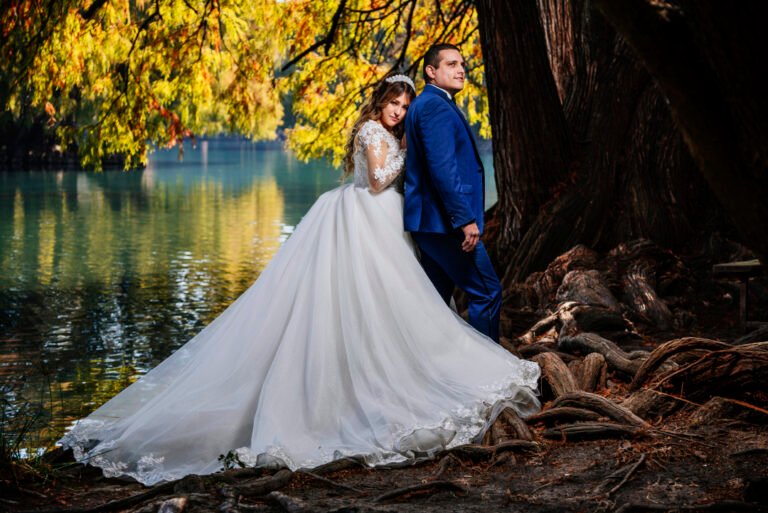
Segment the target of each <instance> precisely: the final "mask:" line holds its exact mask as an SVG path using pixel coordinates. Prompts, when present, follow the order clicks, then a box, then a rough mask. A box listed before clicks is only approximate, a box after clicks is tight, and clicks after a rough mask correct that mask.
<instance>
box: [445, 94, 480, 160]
mask: <svg viewBox="0 0 768 513" xmlns="http://www.w3.org/2000/svg"><path fill="white" fill-rule="evenodd" d="M448 103H450V104H451V105H452V106H453V110H455V111H456V114H458V115H459V117H460V118H461V122H462V123H464V128H466V129H467V135H468V136H469V140H470V141H472V149H474V150H475V157H477V161H478V162H480V167H481V168H482V167H483V161H482V160H480V152H479V151H478V149H477V142H476V141H475V136H474V135H472V129H471V128H470V126H469V121H467V118H465V117H464V113H463V112H461V109H460V108H459V106H458V105H456V103H455V102H453V101H449V102H448Z"/></svg>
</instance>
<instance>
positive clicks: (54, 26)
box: [0, 0, 490, 168]
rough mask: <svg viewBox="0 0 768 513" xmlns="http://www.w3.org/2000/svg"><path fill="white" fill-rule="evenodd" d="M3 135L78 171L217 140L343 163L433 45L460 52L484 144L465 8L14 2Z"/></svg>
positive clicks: (173, 0)
mask: <svg viewBox="0 0 768 513" xmlns="http://www.w3.org/2000/svg"><path fill="white" fill-rule="evenodd" d="M4 11H5V12H3V23H2V34H3V42H2V43H0V52H2V56H3V62H4V64H3V65H2V70H1V71H0V98H1V100H0V105H1V106H2V110H3V116H4V122H6V123H15V124H17V125H23V124H25V123H27V124H28V123H31V122H32V121H33V120H35V119H37V120H40V119H42V120H44V121H45V123H46V124H47V125H48V129H49V130H50V131H55V134H56V139H57V140H58V141H59V142H60V144H62V145H63V146H65V147H70V148H76V149H77V151H78V152H79V155H80V158H81V162H82V164H83V165H85V166H87V167H91V168H99V167H100V165H101V161H102V159H103V158H104V157H105V156H107V155H110V154H121V155H125V156H127V157H128V160H127V161H126V167H130V166H137V165H141V164H142V163H144V162H145V161H146V155H147V150H148V143H150V144H154V145H156V146H174V145H176V144H179V143H180V142H182V141H183V139H185V138H193V137H196V136H201V135H214V134H219V133H235V134H242V135H245V136H247V137H250V138H253V139H272V138H275V137H276V136H277V135H278V128H279V127H280V126H281V125H282V123H283V118H284V114H285V112H284V110H285V108H284V106H285V105H290V106H291V107H292V110H293V114H294V116H295V117H294V118H293V119H295V121H294V122H293V126H291V127H288V129H286V130H285V135H286V137H287V143H288V146H289V147H290V148H291V149H293V150H294V151H295V152H296V154H297V155H298V156H299V157H301V158H315V157H330V158H332V159H333V160H334V161H335V162H339V161H340V159H341V156H342V154H343V144H344V138H345V137H344V136H345V134H346V131H347V129H349V128H350V127H351V124H352V122H353V121H354V117H355V112H356V110H357V108H358V106H359V104H360V102H361V101H362V100H363V98H364V97H365V95H366V92H367V91H368V90H369V88H370V87H372V85H373V84H375V83H376V82H377V81H378V80H379V79H380V78H381V77H382V76H384V75H385V74H387V73H388V72H391V71H399V72H404V73H408V74H409V75H411V76H413V77H414V78H417V79H418V78H419V76H420V73H419V68H420V61H421V57H422V55H423V54H424V52H426V49H427V48H428V47H429V45H430V44H432V43H433V42H435V41H446V42H452V43H455V44H458V45H460V46H461V47H462V50H463V51H464V54H465V59H466V60H467V62H468V66H469V73H468V76H469V85H468V87H467V91H466V93H465V94H463V95H462V96H461V100H462V102H463V104H464V107H465V109H466V111H467V113H468V116H469V118H470V120H471V121H472V122H476V123H479V124H480V127H481V133H482V134H483V135H484V136H490V128H489V124H488V107H487V101H486V99H485V94H484V93H485V91H484V87H483V68H482V56H481V51H480V45H479V37H478V32H477V19H476V13H475V9H474V4H473V2H472V1H470V0H444V1H437V2H435V1H432V0H342V1H340V2H313V1H310V0H287V1H276V0H255V1H247V0H154V1H153V0H118V1H114V2H108V1H106V0H93V1H90V0H51V1H45V0H12V1H11V2H10V4H8V6H7V7H5V8H4Z"/></svg>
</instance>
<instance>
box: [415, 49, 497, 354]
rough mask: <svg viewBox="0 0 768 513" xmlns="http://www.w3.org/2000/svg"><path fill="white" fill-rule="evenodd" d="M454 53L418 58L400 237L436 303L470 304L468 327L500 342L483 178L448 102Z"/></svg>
mask: <svg viewBox="0 0 768 513" xmlns="http://www.w3.org/2000/svg"><path fill="white" fill-rule="evenodd" d="M464 78H465V77H464V60H463V59H462V58H461V54H460V53H459V49H458V48H457V47H455V46H453V45H450V44H436V45H433V46H432V47H431V48H430V49H429V50H427V53H426V55H425V56H424V80H425V81H426V82H427V86H426V87H425V88H424V90H423V91H422V93H421V94H420V95H419V96H418V97H417V98H416V99H415V100H414V101H413V102H412V103H411V106H410V108H409V109H408V115H407V116H406V118H405V133H406V139H407V145H408V152H407V153H406V167H405V210H404V221H405V229H406V231H409V232H411V235H412V236H413V239H414V241H415V242H416V245H417V246H418V247H419V250H420V252H421V264H422V266H423V267H424V270H425V271H426V273H427V275H428V276H429V278H430V280H432V283H433V284H434V285H435V287H436V288H437V290H438V292H439V293H440V295H441V296H442V297H443V299H444V300H445V301H446V303H447V302H449V301H450V298H451V294H452V293H453V288H454V285H455V286H458V287H459V288H460V289H462V290H464V291H465V292H466V293H467V296H468V297H469V323H470V324H471V325H472V326H473V327H474V328H475V329H477V330H478V331H480V332H482V333H484V334H486V335H488V336H489V337H491V338H492V339H493V340H495V341H496V342H498V341H499V310H500V309H501V284H500V283H499V278H498V277H497V276H496V273H495V272H494V270H493V267H492V265H491V260H490V258H488V253H487V252H486V250H485V247H484V246H483V243H482V242H481V241H480V235H481V233H482V230H483V210H484V206H485V205H484V202H485V187H484V186H485V176H484V174H483V164H482V162H481V161H480V155H479V154H478V152H477V146H476V144H475V140H474V137H473V136H472V133H471V132H470V129H469V124H468V123H467V120H466V119H465V118H464V115H463V114H462V113H461V111H460V110H459V108H458V107H457V106H456V104H455V103H454V100H453V97H454V96H455V95H456V93H458V92H459V91H461V90H462V89H463V87H464Z"/></svg>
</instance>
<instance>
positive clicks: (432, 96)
mask: <svg viewBox="0 0 768 513" xmlns="http://www.w3.org/2000/svg"><path fill="white" fill-rule="evenodd" d="M405 134H406V139H407V143H408V151H407V153H406V164H405V209H404V221H405V223H404V224H405V229H406V231H409V232H431V233H449V232H452V231H454V230H456V229H457V228H459V227H460V226H463V225H465V224H467V223H471V222H472V221H474V222H476V223H477V226H478V227H479V228H480V232H481V233H482V231H483V211H484V207H485V205H484V203H485V175H484V173H483V163H482V162H481V161H480V155H479V153H478V151H477V145H476V144H475V140H474V137H472V133H471V132H470V129H469V124H468V123H467V120H466V119H465V118H464V116H463V115H462V114H461V111H460V110H459V108H458V107H457V106H456V104H455V103H453V101H451V100H450V99H449V98H448V96H447V95H446V93H445V92H444V91H442V90H440V89H438V88H436V87H433V86H431V85H428V86H426V87H425V88H424V90H423V91H422V93H421V94H420V95H419V96H418V97H417V98H416V99H415V100H414V101H413V102H412V103H411V106H410V108H409V109H408V115H407V116H406V117H405Z"/></svg>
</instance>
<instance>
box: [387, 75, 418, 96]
mask: <svg viewBox="0 0 768 513" xmlns="http://www.w3.org/2000/svg"><path fill="white" fill-rule="evenodd" d="M384 81H385V82H386V83H388V84H394V83H395V82H405V83H406V84H408V85H409V86H411V89H413V91H414V92H416V86H415V85H414V83H413V80H411V77H409V76H408V75H392V76H391V77H387V78H385V79H384Z"/></svg>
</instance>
